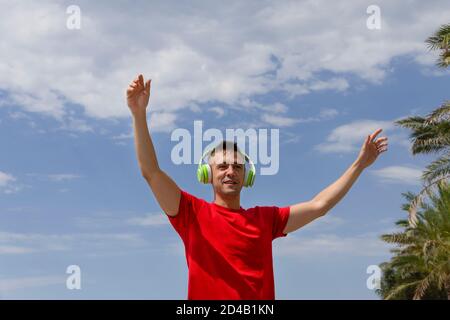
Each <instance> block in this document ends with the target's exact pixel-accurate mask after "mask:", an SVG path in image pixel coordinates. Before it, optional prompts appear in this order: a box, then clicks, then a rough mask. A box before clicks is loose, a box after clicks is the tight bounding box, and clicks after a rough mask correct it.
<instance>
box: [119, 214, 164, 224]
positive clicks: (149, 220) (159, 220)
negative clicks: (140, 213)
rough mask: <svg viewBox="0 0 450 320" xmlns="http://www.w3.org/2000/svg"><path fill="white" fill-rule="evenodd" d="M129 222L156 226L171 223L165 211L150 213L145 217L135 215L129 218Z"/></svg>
mask: <svg viewBox="0 0 450 320" xmlns="http://www.w3.org/2000/svg"><path fill="white" fill-rule="evenodd" d="M127 222H128V223H129V224H132V225H138V226H142V227H154V226H162V225H167V224H169V219H168V217H167V216H166V214H165V213H157V214H148V215H146V216H145V217H134V218H130V219H128V220H127Z"/></svg>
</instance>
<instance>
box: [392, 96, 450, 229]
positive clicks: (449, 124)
mask: <svg viewBox="0 0 450 320" xmlns="http://www.w3.org/2000/svg"><path fill="white" fill-rule="evenodd" d="M395 123H396V124H397V125H400V126H402V127H404V128H408V129H411V130H412V133H411V135H410V137H411V140H412V148H411V151H412V153H413V155H416V154H429V153H437V154H439V155H440V156H439V158H438V159H437V160H435V161H433V162H432V163H431V164H429V165H428V166H427V167H426V170H425V171H424V173H423V175H422V180H423V181H424V183H425V188H424V189H423V190H422V191H421V192H420V193H419V194H418V195H417V197H416V198H414V199H412V203H411V204H412V205H411V207H410V217H409V220H410V223H412V224H414V223H415V222H416V215H415V211H416V208H417V206H418V205H419V204H420V202H421V201H422V200H423V197H424V195H425V194H428V195H429V194H430V192H431V190H432V189H433V188H434V187H435V186H436V185H437V184H438V183H439V182H440V181H443V180H448V179H449V178H450V101H446V102H444V104H442V106H440V107H439V108H437V109H436V110H434V111H433V112H431V113H430V114H428V115H427V116H426V117H425V118H424V117H420V116H413V117H408V118H405V119H401V120H398V121H396V122H395Z"/></svg>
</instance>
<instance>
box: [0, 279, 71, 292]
mask: <svg viewBox="0 0 450 320" xmlns="http://www.w3.org/2000/svg"><path fill="white" fill-rule="evenodd" d="M65 283H66V278H65V277H64V276H40V277H22V278H9V279H5V278H0V293H1V295H6V294H8V293H10V292H11V291H16V290H21V289H29V288H40V287H46V286H49V285H61V286H65Z"/></svg>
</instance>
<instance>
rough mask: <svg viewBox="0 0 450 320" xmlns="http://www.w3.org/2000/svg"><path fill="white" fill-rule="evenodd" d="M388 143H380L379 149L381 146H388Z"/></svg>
mask: <svg viewBox="0 0 450 320" xmlns="http://www.w3.org/2000/svg"><path fill="white" fill-rule="evenodd" d="M387 145H388V144H387V143H382V144H379V145H378V146H377V148H378V149H379V148H383V147H387Z"/></svg>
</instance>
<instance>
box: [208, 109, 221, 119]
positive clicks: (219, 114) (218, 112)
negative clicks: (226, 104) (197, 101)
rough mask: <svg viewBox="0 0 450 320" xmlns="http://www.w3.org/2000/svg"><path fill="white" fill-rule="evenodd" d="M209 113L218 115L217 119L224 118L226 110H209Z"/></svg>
mask: <svg viewBox="0 0 450 320" xmlns="http://www.w3.org/2000/svg"><path fill="white" fill-rule="evenodd" d="M208 111H212V112H215V113H216V114H217V118H222V117H223V116H224V114H225V110H224V109H223V108H221V107H212V108H208Z"/></svg>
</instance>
